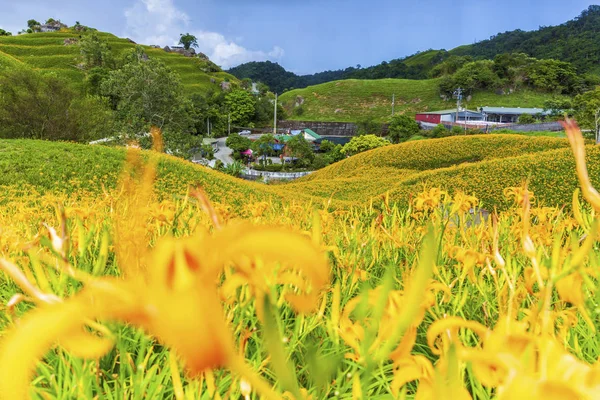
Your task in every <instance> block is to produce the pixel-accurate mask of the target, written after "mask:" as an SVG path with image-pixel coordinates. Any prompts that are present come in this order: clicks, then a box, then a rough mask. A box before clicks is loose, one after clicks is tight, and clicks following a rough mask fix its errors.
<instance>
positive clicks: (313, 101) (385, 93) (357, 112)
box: [280, 79, 551, 122]
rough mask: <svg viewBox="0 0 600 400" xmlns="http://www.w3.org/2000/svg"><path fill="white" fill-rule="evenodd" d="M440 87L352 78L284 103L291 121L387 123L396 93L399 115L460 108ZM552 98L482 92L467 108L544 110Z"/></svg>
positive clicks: (292, 95) (288, 96)
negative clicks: (298, 105)
mask: <svg viewBox="0 0 600 400" xmlns="http://www.w3.org/2000/svg"><path fill="white" fill-rule="evenodd" d="M438 85H439V80H438V79H427V80H408V79H377V80H358V79H348V80H343V81H334V82H327V83H323V84H320V85H315V86H309V87H307V88H304V89H295V90H291V91H289V92H286V93H284V94H282V95H281V97H280V100H281V103H282V105H283V106H284V108H285V109H286V111H287V112H288V114H289V115H290V119H296V120H306V121H340V122H356V121H360V120H361V119H365V118H373V119H375V120H377V121H380V122H385V121H388V120H389V118H390V117H391V114H392V95H393V94H395V96H396V97H395V99H396V100H395V101H396V104H395V112H397V113H406V114H408V115H414V114H415V113H417V112H423V111H436V110H443V109H449V108H453V107H456V103H455V102H454V101H453V100H451V101H444V100H443V99H442V98H441V97H440V95H439V90H438ZM299 97H301V98H302V99H303V101H304V103H303V105H302V109H303V112H302V114H298V113H297V112H295V111H294V109H295V108H296V106H295V105H296V103H298V98H299ZM550 97H551V95H549V94H543V93H538V92H533V91H526V90H524V91H519V92H517V93H513V94H510V95H497V94H495V93H492V92H478V93H475V94H474V95H473V96H472V99H471V100H470V101H469V102H467V103H466V104H465V106H466V107H467V108H471V109H473V108H477V107H480V106H497V107H516V106H519V107H543V104H544V101H545V100H546V99H548V98H550Z"/></svg>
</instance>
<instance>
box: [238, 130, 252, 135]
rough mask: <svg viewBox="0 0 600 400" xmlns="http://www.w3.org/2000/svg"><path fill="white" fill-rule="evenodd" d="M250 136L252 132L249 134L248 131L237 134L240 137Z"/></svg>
mask: <svg viewBox="0 0 600 400" xmlns="http://www.w3.org/2000/svg"><path fill="white" fill-rule="evenodd" d="M250 134H252V132H250V131H241V132H240V133H238V135H240V136H248V135H250Z"/></svg>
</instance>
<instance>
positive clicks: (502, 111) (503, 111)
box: [479, 107, 550, 124]
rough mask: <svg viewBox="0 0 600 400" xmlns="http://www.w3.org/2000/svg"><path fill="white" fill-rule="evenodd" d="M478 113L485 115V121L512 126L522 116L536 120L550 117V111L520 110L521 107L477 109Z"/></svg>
mask: <svg viewBox="0 0 600 400" xmlns="http://www.w3.org/2000/svg"><path fill="white" fill-rule="evenodd" d="M479 111H480V112H481V113H483V114H485V115H486V121H488V122H497V123H500V124H514V123H517V122H518V121H519V117H520V116H521V115H524V114H528V115H531V116H533V117H536V118H538V117H539V118H540V119H544V118H545V117H547V116H548V115H550V111H545V110H544V109H542V108H521V107H479Z"/></svg>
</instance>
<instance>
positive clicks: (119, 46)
mask: <svg viewBox="0 0 600 400" xmlns="http://www.w3.org/2000/svg"><path fill="white" fill-rule="evenodd" d="M79 35H80V34H79V33H77V32H50V33H32V34H27V35H19V36H2V37H0V66H1V65H2V64H3V62H10V60H8V61H6V60H5V59H6V58H7V57H6V56H10V57H11V58H13V59H14V60H16V61H21V62H23V63H25V64H26V65H29V66H31V67H33V68H36V69H40V70H44V71H49V72H55V73H57V74H58V75H60V76H63V77H65V78H67V79H69V80H70V81H71V82H73V85H75V86H78V85H81V83H82V82H83V78H84V72H83V71H82V70H81V69H79V68H78V67H77V65H78V64H79V62H80V61H79V60H78V56H79V47H78V46H77V45H68V46H66V45H65V44H64V41H65V39H68V38H76V39H77V38H79ZM98 35H99V36H100V37H102V38H103V39H106V40H107V41H108V43H109V45H110V47H111V49H112V50H113V52H114V53H115V55H117V56H118V55H120V54H122V53H123V52H124V51H126V50H127V49H132V48H134V47H135V44H134V43H132V42H131V41H129V40H128V39H122V38H118V37H116V36H114V35H112V34H110V33H103V32H98ZM143 47H144V49H145V51H146V53H147V54H148V55H149V56H150V57H153V58H156V59H159V60H161V61H162V62H164V63H165V65H167V66H168V67H169V68H171V69H172V70H173V71H175V72H176V73H178V74H179V76H180V78H181V81H182V83H183V85H184V89H185V90H186V92H187V93H190V94H192V93H197V92H203V91H206V90H207V89H209V88H210V87H211V86H213V87H217V86H218V85H219V84H220V83H221V82H222V81H223V80H225V79H229V80H230V81H236V80H237V78H235V77H234V76H233V75H230V74H227V73H225V72H213V73H208V72H204V71H203V69H204V68H206V66H207V64H206V62H205V61H203V60H201V59H199V58H191V57H184V56H183V55H180V54H177V53H167V52H165V51H164V50H162V49H156V48H153V47H150V46H143ZM3 55H4V57H3ZM211 80H214V82H211Z"/></svg>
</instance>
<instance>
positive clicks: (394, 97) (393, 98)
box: [392, 93, 396, 117]
mask: <svg viewBox="0 0 600 400" xmlns="http://www.w3.org/2000/svg"><path fill="white" fill-rule="evenodd" d="M395 104H396V93H393V94H392V117H393V116H394V105H395Z"/></svg>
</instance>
